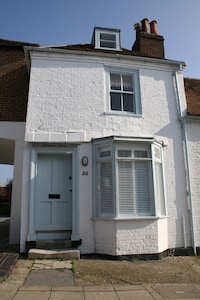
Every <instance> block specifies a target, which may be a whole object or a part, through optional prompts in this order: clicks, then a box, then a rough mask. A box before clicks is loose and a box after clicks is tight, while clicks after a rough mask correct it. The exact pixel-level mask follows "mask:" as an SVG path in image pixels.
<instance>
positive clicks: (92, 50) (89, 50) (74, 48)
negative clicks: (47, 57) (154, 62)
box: [50, 44, 147, 56]
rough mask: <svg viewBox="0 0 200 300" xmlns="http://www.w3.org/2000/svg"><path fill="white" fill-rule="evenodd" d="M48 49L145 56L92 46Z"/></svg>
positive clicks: (127, 51) (139, 53)
mask: <svg viewBox="0 0 200 300" xmlns="http://www.w3.org/2000/svg"><path fill="white" fill-rule="evenodd" d="M50 48H54V49H66V50H77V51H86V52H96V53H98V52H99V53H112V54H123V55H135V56H147V55H145V54H143V55H142V53H141V52H137V51H132V50H128V49H125V48H122V50H120V51H117V50H104V49H95V48H94V46H93V44H76V45H66V46H52V47H50Z"/></svg>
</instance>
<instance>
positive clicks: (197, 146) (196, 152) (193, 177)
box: [186, 119, 200, 247]
mask: <svg viewBox="0 0 200 300" xmlns="http://www.w3.org/2000/svg"><path fill="white" fill-rule="evenodd" d="M186 124H187V125H186V131H187V140H188V154H189V169H190V170H189V171H190V185H191V200H192V203H193V210H192V211H193V221H194V238H195V244H196V247H200V196H199V195H200V130H199V128H200V119H199V120H198V119H197V120H190V121H189V120H187V123H186Z"/></svg>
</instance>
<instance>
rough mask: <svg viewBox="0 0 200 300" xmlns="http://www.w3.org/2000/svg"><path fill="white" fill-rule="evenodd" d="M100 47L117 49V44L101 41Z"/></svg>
mask: <svg viewBox="0 0 200 300" xmlns="http://www.w3.org/2000/svg"><path fill="white" fill-rule="evenodd" d="M100 47H102V48H112V49H116V43H115V42H109V41H100Z"/></svg>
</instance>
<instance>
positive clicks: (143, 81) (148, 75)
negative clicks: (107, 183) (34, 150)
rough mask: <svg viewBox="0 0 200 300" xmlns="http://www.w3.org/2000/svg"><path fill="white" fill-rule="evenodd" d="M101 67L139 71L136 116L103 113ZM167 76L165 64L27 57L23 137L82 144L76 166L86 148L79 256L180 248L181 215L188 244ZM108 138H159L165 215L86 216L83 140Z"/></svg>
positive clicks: (88, 182) (88, 196) (177, 127)
mask: <svg viewBox="0 0 200 300" xmlns="http://www.w3.org/2000/svg"><path fill="white" fill-rule="evenodd" d="M45 56H46V57H45ZM119 63H120V65H119ZM105 66H112V67H119V66H121V67H123V68H126V69H127V68H128V69H130V70H131V69H133V70H139V81H140V91H141V103H142V115H139V116H134V115H133V116H125V115H123V116H120V115H114V114H108V113H106V101H107V90H106V76H105V69H104V67H105ZM172 73H173V66H170V65H166V64H165V65H159V64H153V63H147V62H146V63H143V62H139V61H134V60H131V61H128V60H122V59H121V60H118V59H117V58H116V59H112V58H107V59H104V60H103V59H101V58H98V57H92V56H91V57H89V58H87V57H84V56H81V57H79V56H74V55H66V56H64V55H62V54H60V55H58V54H56V55H54V54H47V53H46V54H44V55H43V54H41V53H40V54H35V53H34V54H32V69H31V80H30V91H29V103H28V114H27V124H26V141H29V142H56V143H57V142H72V143H73V142H80V143H83V142H86V144H82V145H81V146H80V147H79V163H78V166H80V165H81V161H80V160H81V157H82V156H83V155H85V153H87V156H88V157H89V165H88V168H87V170H88V176H82V171H83V169H84V168H83V167H80V170H79V177H78V180H79V203H80V212H79V214H80V238H81V239H82V246H81V247H80V249H81V251H82V253H91V252H96V253H104V254H111V255H125V254H134V253H135V254H138V253H158V252H162V251H164V250H166V249H167V248H175V247H183V246H184V236H183V223H182V217H183V216H184V218H185V222H186V239H187V244H188V246H191V234H190V223H189V211H188V206H187V201H186V184H185V169H184V158H183V148H182V129H181V124H180V122H179V120H178V114H177V107H176V98H175V91H174V85H173V76H172ZM179 80H180V81H181V80H182V75H180V78H179ZM184 109H185V104H184V103H183V108H182V110H184ZM111 135H117V136H130V137H155V138H157V139H158V140H160V141H162V142H163V144H164V145H165V148H164V162H165V176H166V177H165V180H166V194H167V209H168V216H169V218H167V219H166V218H165V219H163V220H153V221H152V220H143V221H135V220H131V221H119V222H118V221H97V220H96V221H94V220H92V217H93V214H92V203H93V198H92V197H93V196H92V195H93V194H92V176H93V175H92V150H91V145H90V144H89V143H87V142H90V141H91V139H92V138H101V137H106V136H111Z"/></svg>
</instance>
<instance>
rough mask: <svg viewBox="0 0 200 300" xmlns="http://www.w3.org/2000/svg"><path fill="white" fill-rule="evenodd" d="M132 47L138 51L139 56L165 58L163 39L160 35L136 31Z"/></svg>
mask: <svg viewBox="0 0 200 300" xmlns="http://www.w3.org/2000/svg"><path fill="white" fill-rule="evenodd" d="M132 49H133V51H138V52H140V54H141V56H142V55H144V56H148V57H154V58H161V59H163V58H165V54H164V39H163V37H162V36H161V35H157V34H151V33H147V32H138V33H137V36H136V41H135V43H134V45H133V48H132Z"/></svg>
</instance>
